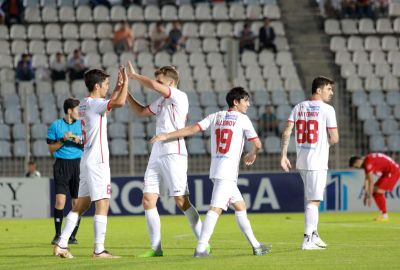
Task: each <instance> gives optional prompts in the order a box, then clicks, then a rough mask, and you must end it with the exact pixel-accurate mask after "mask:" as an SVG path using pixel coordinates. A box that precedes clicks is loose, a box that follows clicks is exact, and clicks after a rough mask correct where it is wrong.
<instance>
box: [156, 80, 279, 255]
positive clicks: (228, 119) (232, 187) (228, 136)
mask: <svg viewBox="0 0 400 270" xmlns="http://www.w3.org/2000/svg"><path fill="white" fill-rule="evenodd" d="M226 101H227V103H228V106H229V110H228V111H219V112H216V113H213V114H210V115H209V116H207V117H206V118H204V119H203V120H202V121H200V122H199V123H197V124H196V125H193V126H189V127H186V128H183V129H179V130H177V131H174V132H170V133H159V134H158V135H156V136H155V137H153V138H152V139H151V142H152V143H156V144H157V143H161V142H163V143H164V144H167V143H169V142H171V141H173V140H176V139H178V138H182V137H185V136H190V135H192V134H194V133H196V132H199V131H204V130H206V129H208V128H209V127H210V126H211V149H212V154H211V156H212V159H211V167H210V179H212V181H213V182H214V187H213V191H212V198H211V204H210V209H209V211H208V212H207V215H206V218H205V220H204V224H203V228H202V230H201V235H200V239H199V242H198V245H197V247H196V250H195V252H194V256H195V257H207V256H209V255H210V250H209V244H208V241H209V240H210V238H211V235H212V233H213V231H214V227H215V225H216V223H217V220H218V218H219V216H220V215H221V213H222V210H225V211H226V210H227V208H228V206H229V204H232V205H233V207H234V208H235V216H236V222H237V223H238V225H239V228H240V230H241V231H242V233H243V234H244V235H245V237H246V239H247V240H248V241H249V243H250V244H251V246H252V248H253V254H254V255H263V254H265V253H268V251H269V250H270V248H271V247H266V246H264V245H263V244H261V243H260V242H258V241H257V239H256V238H255V236H254V233H253V230H252V228H251V225H250V221H249V220H248V218H247V212H246V204H245V202H244V200H243V197H242V194H241V193H240V191H239V188H238V186H237V178H238V173H239V163H240V157H241V155H242V150H243V144H244V140H245V139H247V140H249V141H251V143H252V145H253V147H252V150H251V151H250V152H249V153H248V154H246V155H245V157H244V163H245V164H246V166H250V165H252V164H253V163H254V161H255V160H256V156H257V153H258V152H259V151H260V149H261V141H260V139H259V138H258V136H257V133H256V132H255V130H254V127H253V125H252V123H251V122H250V119H249V118H248V117H247V116H246V115H245V114H246V111H247V108H248V107H249V106H250V103H249V94H248V93H247V92H246V91H245V90H244V89H243V88H242V87H235V88H233V89H231V90H230V91H229V92H228V94H227V95H226ZM164 141H165V142H164Z"/></svg>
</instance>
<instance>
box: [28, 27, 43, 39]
mask: <svg viewBox="0 0 400 270" xmlns="http://www.w3.org/2000/svg"><path fill="white" fill-rule="evenodd" d="M28 38H29V39H43V38H44V35H43V27H42V25H40V24H31V25H29V26H28Z"/></svg>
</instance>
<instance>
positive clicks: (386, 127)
mask: <svg viewBox="0 0 400 270" xmlns="http://www.w3.org/2000/svg"><path fill="white" fill-rule="evenodd" d="M382 133H383V134H384V135H399V134H400V132H399V123H398V122H397V121H396V120H394V119H384V120H383V121H382Z"/></svg>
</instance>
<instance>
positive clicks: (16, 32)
mask: <svg viewBox="0 0 400 270" xmlns="http://www.w3.org/2000/svg"><path fill="white" fill-rule="evenodd" d="M10 37H11V38H12V39H13V40H14V39H26V30H25V26H24V25H21V24H14V25H12V26H11V28H10Z"/></svg>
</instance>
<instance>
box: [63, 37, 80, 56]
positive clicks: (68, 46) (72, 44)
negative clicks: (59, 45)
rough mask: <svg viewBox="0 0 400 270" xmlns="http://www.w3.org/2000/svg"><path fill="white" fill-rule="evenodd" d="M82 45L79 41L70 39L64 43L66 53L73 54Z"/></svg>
mask: <svg viewBox="0 0 400 270" xmlns="http://www.w3.org/2000/svg"><path fill="white" fill-rule="evenodd" d="M80 46H81V44H80V43H79V41H77V40H74V39H70V40H66V41H65V42H64V53H66V54H71V53H72V52H73V51H74V50H76V49H79V48H80Z"/></svg>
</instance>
